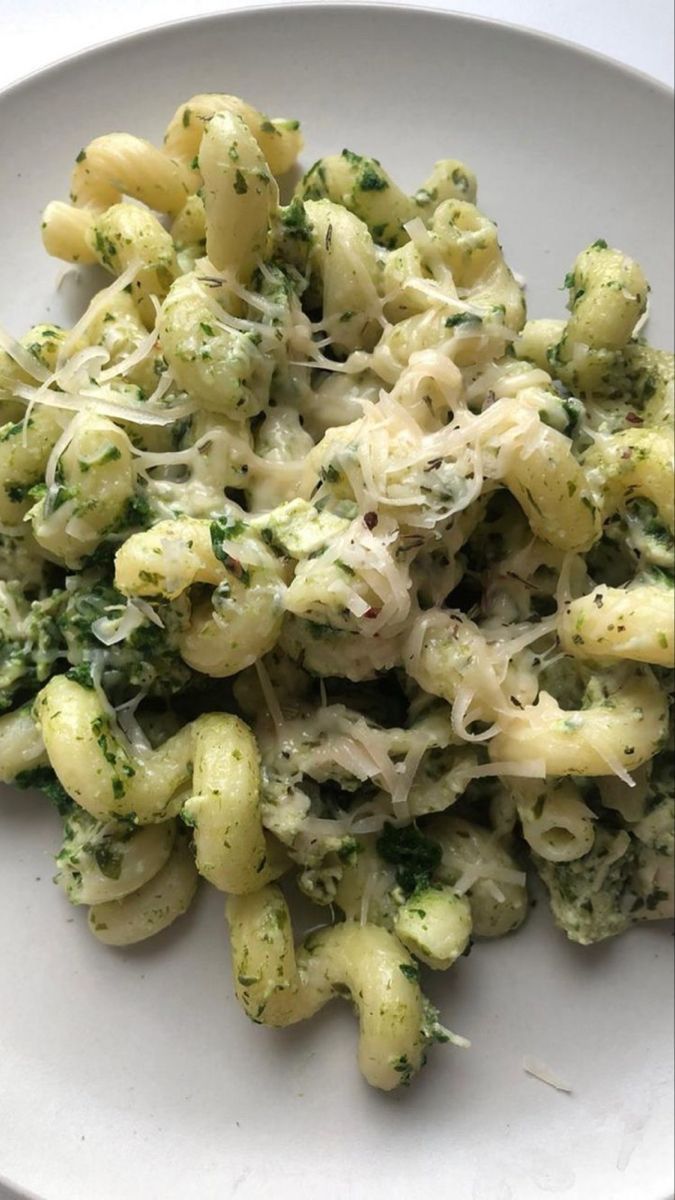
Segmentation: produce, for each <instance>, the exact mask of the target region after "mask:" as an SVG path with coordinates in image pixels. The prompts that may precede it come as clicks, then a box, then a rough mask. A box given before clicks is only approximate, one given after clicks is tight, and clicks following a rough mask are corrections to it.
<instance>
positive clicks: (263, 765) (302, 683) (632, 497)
mask: <svg viewBox="0 0 675 1200" xmlns="http://www.w3.org/2000/svg"><path fill="white" fill-rule="evenodd" d="M301 149H302V136H301V133H300V130H299V125H298V122H297V121H292V120H286V119H272V120H271V119H269V118H268V117H267V116H265V115H264V114H263V113H261V112H259V111H257V110H256V109H254V108H253V107H251V106H250V105H249V104H247V103H245V102H243V101H242V100H239V99H237V98H236V97H233V96H227V95H199V96H194V97H192V99H190V100H188V101H187V102H186V103H184V104H181V105H180V107H179V108H178V109H177V111H176V113H175V115H174V116H173V117H172V119H171V121H170V123H169V125H168V128H167V130H166V134H165V137H164V141H163V144H162V145H161V146H157V145H153V144H151V143H150V142H148V141H146V140H144V139H143V138H140V137H136V136H134V135H131V134H124V133H111V134H107V135H104V136H102V137H97V138H95V139H94V141H92V142H91V143H90V144H89V145H88V146H86V147H84V149H82V150H81V151H80V152H79V154H78V155H77V157H76V160H75V164H74V167H73V172H72V176H71V182H70V200H69V202H67V203H66V202H63V201H61V200H55V201H54V202H52V203H51V204H49V205H48V206H47V208H46V210H45V213H44V217H43V224H42V236H43V241H44V245H45V248H46V250H47V252H48V253H49V254H52V255H54V256H56V257H57V258H61V259H63V260H65V261H66V262H70V263H74V264H80V265H81V266H82V269H85V270H88V269H90V266H91V265H92V264H94V265H95V264H98V266H99V267H100V268H103V270H104V271H106V272H108V274H109V276H111V277H112V282H111V281H110V280H108V281H107V282H106V286H102V287H101V289H100V291H99V292H98V293H97V294H96V295H95V296H94V299H93V300H92V301H91V303H90V304H89V306H88V308H87V310H86V312H85V313H84V314H83V315H82V317H81V318H80V320H79V321H78V322H77V323H76V325H75V326H74V327H73V328H71V329H61V328H57V327H55V326H51V325H40V326H36V327H34V328H33V329H31V330H30V331H29V332H28V333H27V334H26V335H25V336H23V337H22V338H20V339H19V340H16V339H15V338H13V337H12V336H10V335H9V334H5V333H2V334H0V485H1V486H0V711H1V712H2V713H3V714H4V715H2V716H0V778H2V779H3V780H5V781H7V782H13V783H15V784H17V785H18V786H20V787H37V788H39V789H41V790H42V791H43V792H45V793H46V794H47V795H48V796H49V797H50V798H51V799H52V800H53V802H54V804H55V806H56V808H57V810H58V813H59V815H60V817H61V819H62V823H63V835H62V845H61V848H60V850H59V851H58V853H57V855H56V863H57V873H56V882H57V884H58V885H59V886H60V887H61V889H62V890H63V891H64V893H65V895H66V896H67V897H68V899H69V900H70V901H71V902H72V903H73V904H77V905H84V906H86V907H87V908H88V910H89V927H90V929H91V931H92V933H93V934H94V935H95V936H96V937H97V938H99V939H100V940H101V941H103V942H105V943H108V944H110V945H114V946H124V945H128V944H130V943H132V942H137V941H141V940H142V939H144V938H147V937H149V936H150V935H152V934H154V933H157V932H159V931H160V930H161V929H163V928H165V927H166V926H168V925H170V924H171V923H172V922H173V921H174V920H175V919H177V918H178V917H179V916H180V915H181V914H183V913H184V912H185V911H186V910H187V908H188V907H189V905H190V903H191V901H192V899H193V896H194V895H195V892H196V890H197V885H198V883H199V881H200V880H204V879H205V880H207V881H208V883H210V884H211V885H212V886H214V887H215V888H217V889H219V890H220V891H221V892H222V893H225V894H227V902H226V905H225V909H226V920H227V924H228V926H229V934H230V944H231V952H232V969H233V976H234V990H235V992H236V995H237V997H238V999H239V1001H240V1003H241V1005H242V1007H243V1009H244V1010H245V1012H246V1013H247V1014H248V1016H249V1017H251V1019H252V1020H253V1021H256V1022H259V1023H265V1024H269V1025H273V1026H284V1025H288V1024H291V1023H295V1022H297V1021H300V1020H303V1019H305V1018H307V1017H310V1016H312V1015H313V1014H314V1013H315V1012H316V1011H317V1010H318V1009H319V1008H321V1007H322V1006H323V1005H324V1004H325V1003H326V1002H327V1001H328V1000H330V999H331V998H332V997H333V996H336V995H337V996H344V997H346V998H349V999H351V1000H352V1002H353V1004H354V1006H355V1008H356V1011H357V1015H358V1019H359V1026H360V1036H359V1065H360V1067H361V1070H362V1072H363V1074H364V1076H365V1078H366V1079H367V1080H368V1081H369V1082H370V1083H371V1084H373V1085H375V1086H376V1087H380V1088H384V1089H389V1088H393V1087H395V1086H397V1085H398V1084H401V1083H408V1082H409V1080H410V1078H411V1077H412V1075H413V1074H414V1073H415V1072H416V1071H417V1070H418V1068H419V1067H420V1066H421V1065H422V1064H423V1062H424V1061H425V1055H426V1048H427V1047H428V1045H429V1044H430V1043H432V1042H434V1041H453V1042H462V1041H463V1039H461V1038H458V1037H457V1036H456V1035H454V1034H450V1033H449V1032H448V1031H447V1030H445V1029H444V1028H443V1026H442V1025H440V1023H439V1020H438V1014H437V1012H436V1010H435V1009H434V1008H433V1007H432V1006H431V1005H430V1004H429V1002H428V1001H427V1000H426V999H425V997H424V995H423V993H422V991H421V983H420V964H423V965H424V966H426V967H429V968H431V969H433V970H440V971H443V970H447V969H448V968H449V967H451V966H452V964H454V963H455V962H457V960H458V959H459V958H461V957H462V956H463V955H466V954H467V953H468V952H469V950H470V949H471V946H472V944H473V942H474V941H476V940H482V939H488V938H493V937H500V936H502V935H505V934H507V933H509V932H510V931H512V930H515V929H517V928H518V927H519V926H520V925H521V924H522V923H523V921H524V920H525V918H526V915H527V911H528V906H529V900H528V886H527V873H528V870H530V871H531V873H533V874H534V875H538V876H539V877H540V879H541V880H542V881H543V883H544V885H545V887H546V889H547V890H548V893H549V896H550V902H551V907H552V910H553V914H554V917H555V920H556V921H557V923H558V925H560V926H561V928H562V929H563V930H564V931H565V932H566V934H567V935H568V937H570V938H572V939H573V940H575V941H577V942H581V943H583V944H586V943H590V942H595V941H598V940H600V939H602V938H605V937H609V936H611V935H613V934H616V933H619V932H621V931H623V930H625V929H626V928H627V927H628V926H630V925H632V924H634V923H635V922H638V921H641V920H650V919H653V918H657V917H664V916H667V915H669V914H672V910H673V842H674V838H673V804H674V802H673V792H672V760H671V758H670V755H669V751H668V730H669V698H670V694H671V688H670V682H669V679H670V676H669V669H671V668H672V667H673V661H674V659H673V646H674V643H675V638H674V632H673V534H674V516H673V491H672V485H673V481H672V474H673V442H672V436H673V435H672V420H673V361H672V357H671V356H670V355H668V354H666V353H665V352H663V351H657V350H654V349H652V348H651V347H649V346H648V345H647V344H646V343H645V341H644V340H643V338H642V336H641V334H640V329H641V325H642V322H643V319H644V317H645V314H646V309H647V298H648V292H649V287H648V284H647V281H646V280H645V278H644V275H643V273H642V271H641V269H640V267H639V265H638V264H637V263H635V262H634V261H633V260H631V259H630V258H628V257H627V255H626V254H624V253H623V251H621V250H618V249H614V248H612V247H610V246H608V245H607V244H606V242H605V241H603V240H597V241H595V242H593V244H592V245H590V246H589V247H588V248H587V249H585V250H583V251H582V252H581V254H580V255H579V256H578V258H577V260H576V262H575V263H574V264H573V266H572V269H571V271H570V273H569V275H568V276H567V278H566V280H565V286H566V288H567V289H568V292H569V304H568V308H569V316H568V319H567V320H566V321H558V320H526V311H525V299H524V292H523V286H522V284H521V282H520V280H519V279H518V277H517V276H516V275H514V273H513V272H512V271H511V270H510V268H509V266H508V265H507V263H506V261H505V258H504V255H503V252H502V248H501V246H500V244H499V240H498V236H497V229H496V226H495V224H494V223H493V221H492V220H490V219H489V218H488V217H487V216H486V215H485V214H484V213H482V211H481V210H480V209H479V208H478V207H477V193H476V179H475V176H474V174H473V173H472V171H471V170H470V169H469V168H468V167H466V166H465V165H464V164H462V163H460V162H458V161H457V160H455V159H451V158H449V159H444V160H441V161H440V162H437V163H436V164H435V165H434V166H432V167H430V171H429V174H428V177H427V179H426V180H425V181H424V182H423V183H421V184H420V186H419V188H418V189H417V190H416V191H415V192H414V194H412V195H409V194H407V193H406V192H405V191H404V190H403V189H402V188H400V187H399V186H398V185H397V184H396V183H395V181H394V180H393V179H392V178H391V177H390V176H389V175H388V174H387V172H386V171H385V170H384V168H383V167H382V166H381V164H380V163H379V162H378V161H377V160H376V159H371V158H367V157H364V156H362V155H359V154H356V153H353V152H351V151H349V150H344V151H343V152H342V153H341V154H336V155H332V156H329V157H327V158H323V159H320V160H319V161H318V162H316V163H314V165H313V166H312V167H310V169H309V170H308V171H307V172H306V174H305V175H304V176H303V177H302V179H301V180H300V182H299V183H298V184H297V186H296V188H295V192H294V194H293V196H292V198H291V200H290V202H289V203H287V204H282V203H281V202H280V190H279V182H278V181H279V177H280V176H281V175H283V174H284V173H285V172H287V171H288V170H289V168H291V167H292V166H293V165H294V164H295V163H296V161H297V158H298V155H299V153H300V151H301ZM291 879H293V880H294V881H295V883H296V884H297V885H298V888H299V889H300V891H301V892H302V893H304V895H305V896H306V897H307V898H308V899H309V900H310V901H312V902H313V903H315V904H316V905H317V906H319V908H320V909H322V910H323V911H322V913H321V914H320V916H319V920H318V927H317V928H315V929H314V930H313V931H312V932H310V933H309V934H306V935H305V936H304V937H303V936H300V937H298V938H295V937H294V934H293V920H292V917H291V909H289V904H288V902H287V899H286V898H285V895H284V893H283V892H282V890H281V887H280V884H279V882H278V881H279V880H283V881H284V886H285V884H286V883H287V882H290V880H291ZM322 917H323V918H325V919H322Z"/></svg>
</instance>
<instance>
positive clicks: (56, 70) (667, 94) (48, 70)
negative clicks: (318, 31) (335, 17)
mask: <svg viewBox="0 0 675 1200" xmlns="http://www.w3.org/2000/svg"><path fill="white" fill-rule="evenodd" d="M307 11H311V12H313V13H315V14H322V13H331V14H335V13H338V12H340V13H342V12H356V13H361V14H363V13H367V12H380V13H382V12H390V13H394V14H395V13H401V12H406V13H410V14H414V13H420V14H422V15H423V16H434V17H443V18H445V19H447V20H448V21H450V22H451V23H452V22H456V23H459V24H465V25H474V26H488V27H489V26H493V27H494V28H496V29H497V30H500V31H503V32H505V33H506V34H513V35H518V36H519V37H521V38H526V39H528V40H529V41H533V42H537V43H543V44H544V45H548V46H550V45H552V46H554V47H558V48H559V49H562V50H564V51H565V52H567V53H571V54H575V55H582V56H583V57H585V58H588V59H591V60H592V61H594V62H596V63H597V64H598V65H599V66H602V67H605V68H609V69H610V70H614V71H618V72H620V73H622V74H624V75H627V76H628V77H629V78H631V79H632V80H634V81H635V82H636V83H642V84H644V85H647V86H648V87H649V88H650V89H651V90H653V91H654V92H656V93H657V94H659V95H661V96H663V98H664V99H669V100H672V99H673V97H674V96H675V89H674V88H672V87H670V86H669V84H667V83H664V82H663V81H662V80H660V79H657V78H656V77H655V76H654V75H650V74H649V73H648V72H647V71H642V70H640V68H638V67H633V66H631V65H630V64H629V63H624V62H622V61H621V60H620V59H617V58H613V57H612V56H611V55H609V54H603V53H602V52H601V51H599V50H594V49H592V48H591V47H590V46H584V45H582V44H581V43H580V42H576V41H574V40H573V39H571V38H563V37H559V36H558V35H557V34H553V33H547V32H546V31H545V30H541V29H532V28H531V27H529V26H527V25H520V24H518V23H517V22H513V21H502V20H501V19H497V18H496V17H489V16H484V15H482V14H479V13H463V12H458V11H457V10H455V9H448V8H444V7H441V6H440V5H437V4H429V3H426V2H425V3H422V4H417V3H412V4H411V3H408V2H407V0H330V3H323V0H291V2H290V3H288V2H287V0H271V2H270V3H257V2H256V3H253V4H246V6H245V7H242V8H233V9H230V10H220V11H219V10H215V11H213V12H210V13H200V14H199V15H198V16H193V17H179V18H178V19H177V20H169V21H155V22H153V24H151V25H144V26H143V27H142V28H141V29H136V30H134V31H133V32H131V33H126V34H123V35H122V36H121V37H110V38H106V39H105V40H104V41H101V42H93V43H91V44H90V45H88V46H83V47H82V49H80V50H76V51H75V52H74V53H73V54H66V55H62V56H61V57H60V58H56V59H54V61H53V62H49V63H47V64H46V65H45V66H43V67H37V68H36V69H35V70H34V71H29V72H28V73H27V74H26V75H21V76H19V78H18V79H15V80H12V82H11V83H9V84H7V85H6V86H5V87H3V88H0V104H2V103H3V102H4V101H5V100H6V99H12V98H13V97H14V95H15V93H20V92H21V91H22V90H24V89H26V90H27V89H28V87H29V86H30V85H32V84H33V83H35V82H36V81H37V80H40V79H42V78H43V77H46V76H50V75H52V76H56V75H58V74H60V73H61V72H63V71H67V70H68V69H69V68H70V67H71V66H74V65H76V64H78V63H79V62H80V60H82V59H87V58H91V59H93V58H96V57H97V56H98V55H103V54H105V53H106V52H109V51H110V50H111V49H112V48H115V47H117V46H123V45H125V44H130V43H132V42H142V41H145V40H149V39H150V38H151V37H153V36H154V35H155V34H157V33H158V32H164V31H169V30H172V29H181V28H185V27H187V26H199V25H206V24H208V23H220V22H221V21H224V22H227V21H234V20H236V19H242V20H246V19H247V18H255V17H259V16H261V15H262V14H265V13H274V12H284V13H297V12H307Z"/></svg>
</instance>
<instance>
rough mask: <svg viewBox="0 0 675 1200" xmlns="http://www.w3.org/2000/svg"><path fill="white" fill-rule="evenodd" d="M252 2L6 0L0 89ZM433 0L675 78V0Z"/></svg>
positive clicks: (1, 13) (0, 6)
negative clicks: (54, 65)
mask: <svg viewBox="0 0 675 1200" xmlns="http://www.w3.org/2000/svg"><path fill="white" fill-rule="evenodd" d="M268 2H269V0H268ZM272 2H275V0H272ZM276 2H278V3H281V4H283V2H284V0H276ZM410 3H411V4H412V5H414V4H415V3H416V0H410ZM250 6H251V0H228V3H222V0H221V2H220V3H218V0H140V2H139V0H114V3H112V4H111V3H104V2H103V0H93V2H92V0H0V29H1V30H2V38H1V39H0V89H1V88H4V87H6V86H7V84H9V83H12V82H13V81H14V80H16V79H20V78H21V77H22V76H24V75H27V74H29V73H30V72H32V71H37V70H40V68H41V67H44V66H46V65H47V64H48V63H51V62H54V61H55V60H56V59H59V58H63V57H65V56H66V55H70V54H74V53H76V52H77V51H78V50H83V49H85V48H86V47H88V46H93V45H95V44H97V43H100V42H104V41H108V40H110V39H111V38H115V37H121V36H123V35H124V34H129V33H133V32H134V31H135V30H138V29H145V28H147V27H148V26H152V25H155V24H159V23H163V22H166V21H175V20H180V19H181V18H185V17H189V16H199V15H202V14H206V13H213V12H216V11H227V10H228V9H235V8H236V9H241V8H247V7H250ZM423 6H424V5H423V4H422V7H423ZM427 6H429V7H436V8H447V9H448V10H453V11H455V12H462V13H471V14H476V15H480V16H485V17H492V18H494V19H496V20H501V21H509V22H511V23H512V24H515V25H524V26H529V27H530V28H532V29H538V30H541V31H542V32H544V33H549V34H553V35H555V36H557V37H562V38H566V39H567V40H569V41H573V42H578V43H579V44H580V45H583V46H588V47H589V48H590V49H592V50H596V51H598V52H600V53H601V54H606V55H608V56H609V57H611V58H615V59H618V60H619V61H621V62H624V63H627V64H628V65H630V66H631V67H635V68H637V69H638V70H640V71H644V72H646V73H647V74H649V75H653V76H654V77H655V78H656V79H659V80H661V81H662V82H664V83H667V84H669V85H670V86H671V87H672V85H673V5H672V0H428V3H427Z"/></svg>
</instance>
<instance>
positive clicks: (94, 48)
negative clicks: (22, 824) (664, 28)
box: [0, 0, 675, 1200]
mask: <svg viewBox="0 0 675 1200" xmlns="http://www.w3.org/2000/svg"><path fill="white" fill-rule="evenodd" d="M276 12H283V13H284V14H287V13H292V14H294V15H296V14H298V13H312V14H313V15H314V16H317V15H322V14H324V13H325V14H327V15H332V16H335V15H336V14H351V13H355V14H357V15H359V16H363V15H365V14H368V13H375V12H377V13H378V14H382V13H391V14H393V15H397V14H400V13H407V14H412V15H414V16H415V18H416V17H417V14H419V18H420V19H424V18H425V17H429V16H432V17H441V18H443V19H444V20H447V21H448V22H449V24H450V25H452V24H455V25H462V26H465V27H474V28H478V27H488V28H489V27H492V28H493V29H495V30H496V31H497V32H498V33H505V34H506V35H507V36H513V37H514V38H516V39H517V40H518V41H522V40H523V39H526V40H527V41H528V42H529V43H530V44H533V45H538V46H543V47H552V48H553V49H554V50H555V49H556V48H557V49H559V50H562V51H563V52H564V53H566V54H570V55H572V56H575V57H576V56H578V55H581V56H582V57H583V58H584V59H586V60H587V61H589V62H590V63H595V64H596V65H597V67H598V69H603V68H604V69H609V70H610V71H612V72H618V73H620V74H621V75H622V76H623V77H624V78H628V79H629V80H630V81H631V82H632V83H634V84H635V85H638V86H639V85H642V86H646V87H647V88H649V90H650V91H651V92H652V93H653V94H654V95H656V96H658V97H660V98H663V99H665V100H668V101H671V102H672V99H673V96H674V95H675V90H674V89H673V88H672V87H670V86H669V85H668V84H666V83H665V82H663V81H662V80H659V79H657V78H655V77H654V76H652V75H650V74H649V73H647V72H645V71H642V70H640V69H639V68H636V67H633V66H631V65H629V64H627V63H624V62H622V61H620V60H618V59H615V58H613V57H611V56H610V55H606V54H603V53H601V52H599V51H597V50H594V49H592V48H590V47H587V46H584V45H582V44H580V43H578V42H576V41H574V40H572V39H568V38H562V37H559V36H557V35H555V34H551V33H548V32H546V31H543V30H537V29H532V28H530V27H528V26H525V25H520V24H518V23H516V22H511V21H505V20H501V19H498V18H495V17H491V16H485V15H481V14H474V13H464V12H458V11H456V10H454V9H448V8H444V7H441V6H440V5H436V4H431V3H422V4H417V3H408V2H407V0H384V2H382V0H330V2H329V3H323V2H322V0H290V2H286V0H271V2H268V3H264V2H263V3H253V4H247V5H246V7H242V8H235V9H230V10H225V11H223V10H220V11H219V10H215V11H212V12H209V13H203V14H199V15H198V16H188V17H182V18H179V19H172V20H167V21H155V22H153V23H152V24H150V25H147V26H143V27H142V28H141V29H137V30H134V31H132V32H130V33H127V34H124V35H122V36H117V37H115V36H113V37H109V38H106V39H105V40H103V41H98V42H95V43H92V44H90V45H88V46H85V47H83V48H81V49H79V50H77V51H75V52H74V53H72V54H67V55H63V56H61V57H59V58H57V59H55V60H54V61H52V62H49V63H47V64H46V65H44V66H41V67H38V68H36V69H35V70H33V71H30V72H28V73H27V74H25V75H22V76H20V77H19V78H18V79H16V80H13V81H12V82H10V83H9V84H7V85H6V86H4V87H2V88H0V112H1V111H2V106H3V105H4V103H5V102H7V101H9V100H13V99H14V98H15V97H18V98H20V97H21V94H22V93H24V92H28V91H29V90H30V88H31V87H33V86H34V85H36V84H39V83H41V82H42V81H43V80H45V79H49V78H52V79H56V78H58V77H60V76H61V75H63V74H64V73H67V72H68V71H69V70H70V69H71V68H73V67H77V66H79V64H80V62H82V61H84V62H86V61H95V60H96V59H97V58H103V57H104V56H105V55H106V54H108V53H110V52H111V51H112V50H116V49H117V48H118V47H123V46H126V45H132V44H142V43H144V42H149V41H150V40H151V39H152V38H153V37H155V36H156V35H157V34H159V33H161V34H164V33H166V34H167V35H171V34H174V33H177V32H179V31H181V30H187V29H192V28H195V29H196V28H199V27H201V26H205V27H206V26H207V25H209V24H211V25H214V26H216V25H220V24H221V23H223V22H225V23H227V22H234V21H237V20H240V21H242V22H243V23H247V22H248V21H254V20H256V19H259V18H260V17H261V16H263V15H265V14H274V13H276ZM344 19H345V20H349V19H350V17H349V16H345V17H344ZM9 786H10V787H11V786H12V785H11V784H10V785H9ZM5 1190H6V1192H7V1200H47V1196H46V1194H42V1193H37V1192H34V1191H33V1190H31V1189H29V1188H26V1187H25V1186H24V1185H22V1184H21V1183H19V1182H17V1181H16V1180H13V1179H12V1178H10V1177H9V1176H8V1175H6V1174H5V1173H4V1171H1V1170H0V1197H2V1194H3V1192H4V1191H5ZM664 1200H667V1198H665V1197H664Z"/></svg>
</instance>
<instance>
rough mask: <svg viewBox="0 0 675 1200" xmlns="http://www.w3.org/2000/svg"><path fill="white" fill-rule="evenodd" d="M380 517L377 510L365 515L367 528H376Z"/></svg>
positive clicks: (364, 521)
mask: <svg viewBox="0 0 675 1200" xmlns="http://www.w3.org/2000/svg"><path fill="white" fill-rule="evenodd" d="M378 520H379V517H378V515H377V513H376V512H367V513H364V515H363V524H364V525H365V527H366V529H374V528H375V526H376V525H377V522H378Z"/></svg>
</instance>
